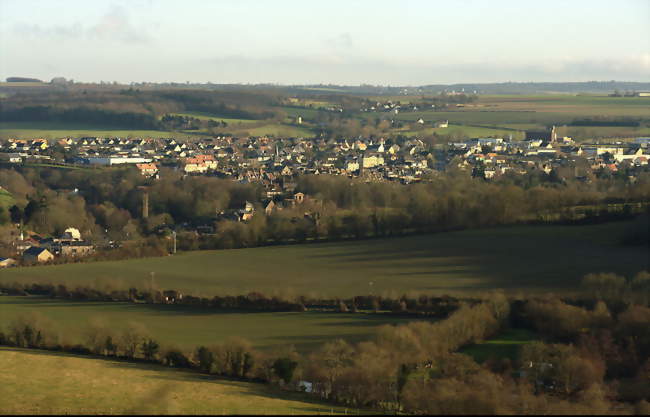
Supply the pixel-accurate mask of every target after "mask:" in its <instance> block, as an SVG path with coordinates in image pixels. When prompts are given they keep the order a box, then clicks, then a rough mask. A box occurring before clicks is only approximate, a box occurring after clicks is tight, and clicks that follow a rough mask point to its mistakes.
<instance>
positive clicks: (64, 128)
mask: <svg viewBox="0 0 650 417" xmlns="http://www.w3.org/2000/svg"><path fill="white" fill-rule="evenodd" d="M86 136H92V137H124V138H125V137H153V138H169V137H175V138H187V137H190V136H192V135H191V134H186V133H177V132H166V131H162V130H131V129H121V128H116V127H110V126H99V125H92V124H71V123H55V122H0V138H20V139H32V138H44V139H57V138H64V137H86Z"/></svg>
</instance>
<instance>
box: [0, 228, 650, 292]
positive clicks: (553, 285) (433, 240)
mask: <svg viewBox="0 0 650 417" xmlns="http://www.w3.org/2000/svg"><path fill="white" fill-rule="evenodd" d="M628 224H629V223H627V222H613V223H605V224H599V225H589V226H557V225H554V226H513V227H502V228H491V229H478V230H467V231H460V232H450V233H441V234H432V235H418V236H408V237H396V238H392V239H370V240H363V241H347V242H330V243H319V244H303V245H288V246H270V247H269V246H267V247H261V248H250V249H234V250H221V251H192V252H187V253H180V254H177V255H175V256H168V257H164V258H145V259H136V260H126V261H110V262H95V263H78V264H67V265H57V266H41V267H25V268H12V269H8V270H4V271H2V272H1V273H0V281H2V282H14V281H21V282H26V283H32V282H51V283H55V284H58V283H66V284H73V285H80V284H88V283H95V282H98V283H102V282H111V283H112V284H113V285H133V286H136V287H143V286H145V285H148V284H149V283H150V282H151V280H154V281H155V284H156V285H158V286H160V287H162V288H172V289H178V290H182V291H184V292H185V293H190V294H195V295H206V296H213V295H217V294H221V295H225V294H231V295H239V294H247V293H249V292H251V291H259V292H262V293H264V294H267V295H270V296H273V295H282V296H284V297H294V296H298V295H308V296H314V297H317V296H340V297H349V296H354V295H361V294H368V293H369V292H372V293H374V294H378V295H388V296H394V297H396V296H399V295H401V294H404V293H437V294H441V293H447V294H452V293H468V292H469V293H471V292H475V291H483V290H485V289H490V288H503V289H505V290H508V291H512V292H517V291H519V290H525V291H528V292H534V291H549V290H552V291H563V290H569V291H570V290H572V289H575V288H576V287H577V286H578V285H579V282H580V280H581V278H582V277H583V276H584V275H585V274H587V273H590V272H606V271H610V272H617V273H619V274H624V275H627V276H629V275H632V274H634V273H636V272H638V271H640V270H645V269H648V268H649V267H648V257H647V253H646V252H645V250H644V248H642V247H623V246H620V245H619V240H620V238H621V236H622V235H623V233H625V229H626V227H628Z"/></svg>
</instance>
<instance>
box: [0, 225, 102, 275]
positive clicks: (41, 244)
mask: <svg viewBox="0 0 650 417" xmlns="http://www.w3.org/2000/svg"><path fill="white" fill-rule="evenodd" d="M13 244H14V252H15V253H16V257H14V258H0V268H7V267H11V266H16V265H17V264H18V263H19V260H21V261H22V263H23V264H27V265H29V264H39V263H46V262H50V261H52V260H53V259H54V258H56V257H82V256H87V255H90V254H92V253H93V252H94V251H95V248H94V246H93V245H92V244H91V243H90V242H88V241H85V240H83V239H82V238H81V233H80V232H79V230H77V229H75V228H74V227H69V228H68V229H66V230H65V232H64V233H63V234H62V235H61V236H60V237H57V238H54V237H44V236H40V235H38V234H36V233H27V236H25V233H24V232H21V233H20V236H19V237H18V238H17V239H16V240H15V241H14V242H13Z"/></svg>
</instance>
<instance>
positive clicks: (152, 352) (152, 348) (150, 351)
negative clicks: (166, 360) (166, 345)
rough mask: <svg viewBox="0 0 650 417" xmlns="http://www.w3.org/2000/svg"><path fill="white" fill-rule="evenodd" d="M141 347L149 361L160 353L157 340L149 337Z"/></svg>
mask: <svg viewBox="0 0 650 417" xmlns="http://www.w3.org/2000/svg"><path fill="white" fill-rule="evenodd" d="M141 349H142V355H143V356H144V358H145V359H146V360H148V361H153V360H155V359H156V355H158V351H159V349H160V345H158V343H157V342H156V341H155V340H153V339H148V340H146V341H145V342H143V343H142V346H141Z"/></svg>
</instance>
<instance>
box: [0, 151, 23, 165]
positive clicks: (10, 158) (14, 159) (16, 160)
mask: <svg viewBox="0 0 650 417" xmlns="http://www.w3.org/2000/svg"><path fill="white" fill-rule="evenodd" d="M0 159H2V160H3V161H7V162H9V163H12V164H20V163H21V162H23V157H22V156H20V154H18V153H2V154H0Z"/></svg>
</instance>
